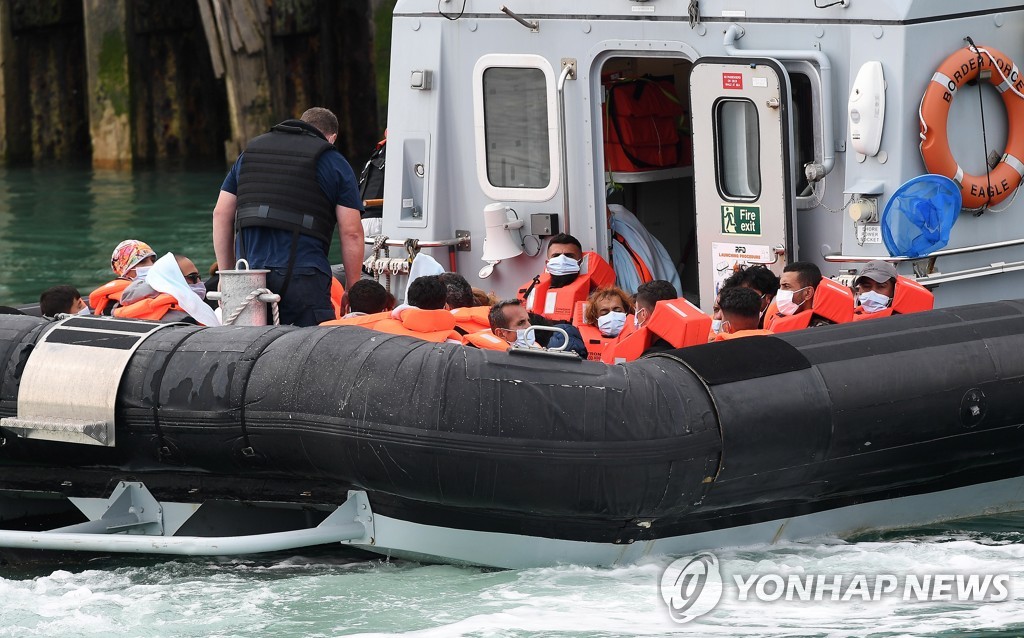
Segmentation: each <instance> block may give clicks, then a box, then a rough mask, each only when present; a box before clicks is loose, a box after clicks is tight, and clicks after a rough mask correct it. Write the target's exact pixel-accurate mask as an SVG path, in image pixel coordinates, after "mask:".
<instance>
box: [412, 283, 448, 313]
mask: <svg viewBox="0 0 1024 638" xmlns="http://www.w3.org/2000/svg"><path fill="white" fill-rule="evenodd" d="M447 299H448V288H446V287H445V285H444V284H443V283H441V279H440V277H438V276H437V275H426V276H423V277H417V278H416V279H414V280H413V282H412V283H411V284H409V292H408V299H406V300H405V303H407V304H409V305H410V306H416V307H417V308H419V309H421V310H441V309H443V308H444V306H445V304H446V303H447Z"/></svg>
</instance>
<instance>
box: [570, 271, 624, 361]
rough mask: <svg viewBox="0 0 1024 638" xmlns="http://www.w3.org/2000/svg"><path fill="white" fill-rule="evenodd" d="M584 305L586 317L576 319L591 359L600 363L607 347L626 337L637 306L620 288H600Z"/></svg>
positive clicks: (582, 303) (583, 311) (575, 321)
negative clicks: (619, 338)
mask: <svg viewBox="0 0 1024 638" xmlns="http://www.w3.org/2000/svg"><path fill="white" fill-rule="evenodd" d="M577 305H578V306H580V305H582V306H583V309H582V317H580V318H579V319H577V318H576V317H573V319H574V324H575V325H576V327H577V328H579V331H580V336H581V337H582V338H583V342H584V343H585V344H586V347H587V353H588V358H590V359H591V360H593V361H600V360H601V355H602V353H603V352H604V349H605V347H607V345H608V344H609V343H611V342H613V341H614V340H615V339H616V338H618V336H619V334H621V333H622V329H623V328H624V327H625V326H626V321H627V320H629V319H630V317H631V315H632V314H633V302H632V301H631V300H630V299H629V295H628V294H626V291H624V290H622V289H621V288H618V287H616V286H610V287H608V288H599V289H597V290H595V291H594V292H592V293H591V294H590V297H589V298H588V299H587V301H586V302H585V303H584V302H581V303H579V304H577Z"/></svg>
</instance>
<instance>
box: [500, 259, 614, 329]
mask: <svg viewBox="0 0 1024 638" xmlns="http://www.w3.org/2000/svg"><path fill="white" fill-rule="evenodd" d="M614 283H615V271H614V270H612V267H611V265H609V264H608V262H607V261H605V260H604V259H602V258H601V256H600V255H598V254H597V253H594V252H585V253H583V263H582V264H580V274H579V275H578V276H577V277H576V279H575V280H574V281H573V282H572V283H571V284H569V285H568V286H563V287H561V288H552V287H551V275H550V274H548V273H546V272H545V273H543V274H541V275H539V281H538V282H537V285H533V281H529V282H527V283H526V284H525V285H524V286H522V287H521V288H520V289H519V293H518V297H519V299H522V300H523V301H525V302H526V303H525V305H526V310H527V311H529V312H535V313H537V314H539V315H544V316H545V317H547V318H548V319H552V320H554V321H569V320H571V319H572V311H573V308H574V307H575V305H576V302H577V301H586V299H587V297H589V296H590V291H591V290H592V289H594V288H604V287H606V286H611V285H612V284H614Z"/></svg>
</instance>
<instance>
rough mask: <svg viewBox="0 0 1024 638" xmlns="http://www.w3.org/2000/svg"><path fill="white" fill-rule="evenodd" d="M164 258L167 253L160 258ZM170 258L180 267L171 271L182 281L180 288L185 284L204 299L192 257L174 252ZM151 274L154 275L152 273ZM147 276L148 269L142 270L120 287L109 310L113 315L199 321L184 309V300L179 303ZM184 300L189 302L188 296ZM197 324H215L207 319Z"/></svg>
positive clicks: (187, 321)
mask: <svg viewBox="0 0 1024 638" xmlns="http://www.w3.org/2000/svg"><path fill="white" fill-rule="evenodd" d="M166 258H167V255H165V256H164V258H163V259H166ZM173 259H174V262H175V263H176V264H177V266H178V271H180V272H176V273H174V274H176V275H180V278H181V282H182V284H183V285H182V286H181V290H182V292H184V290H185V289H186V288H187V289H189V290H191V292H192V294H194V295H195V297H196V299H198V300H200V301H202V300H203V299H205V298H206V285H205V284H204V283H203V278H202V276H201V275H200V274H199V271H198V270H196V267H195V264H193V263H192V260H191V259H189V258H188V257H185V256H184V255H178V256H175V257H174V258H173ZM154 267H155V266H154ZM153 276H154V277H155V275H153ZM149 280H150V273H148V272H146V273H142V274H140V275H139V276H137V277H136V278H135V280H134V281H132V283H131V284H130V285H129V286H128V287H127V288H125V289H124V292H122V293H121V302H120V303H119V304H118V305H117V306H115V308H114V311H113V315H114V316H115V317H118V318H120V319H146V320H148V321H160V322H163V323H170V322H174V321H180V322H184V323H200V321H199V319H198V318H196V317H194V316H193V315H191V314H190V312H189V310H188V309H186V307H185V306H186V305H189V303H187V302H186V300H182V301H181V302H180V303H179V300H178V298H177V297H175V295H174V294H172V293H170V292H161V291H160V290H157V289H156V288H154V286H153V285H151V283H150V281H149ZM179 294H181V293H179ZM187 301H188V302H190V301H191V300H187ZM201 306H202V308H203V309H205V310H206V311H208V312H209V313H210V314H211V315H212V314H213V310H211V309H210V307H209V306H207V305H206V304H205V303H203V304H201ZM201 325H216V323H215V322H210V323H206V324H201Z"/></svg>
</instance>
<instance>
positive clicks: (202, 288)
mask: <svg viewBox="0 0 1024 638" xmlns="http://www.w3.org/2000/svg"><path fill="white" fill-rule="evenodd" d="M188 287H189V289H190V290H191V291H192V292H194V293H196V294H197V295H199V298H200V299H206V284H204V283H203V282H201V281H200V282H199V283H196V284H189V285H188Z"/></svg>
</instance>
